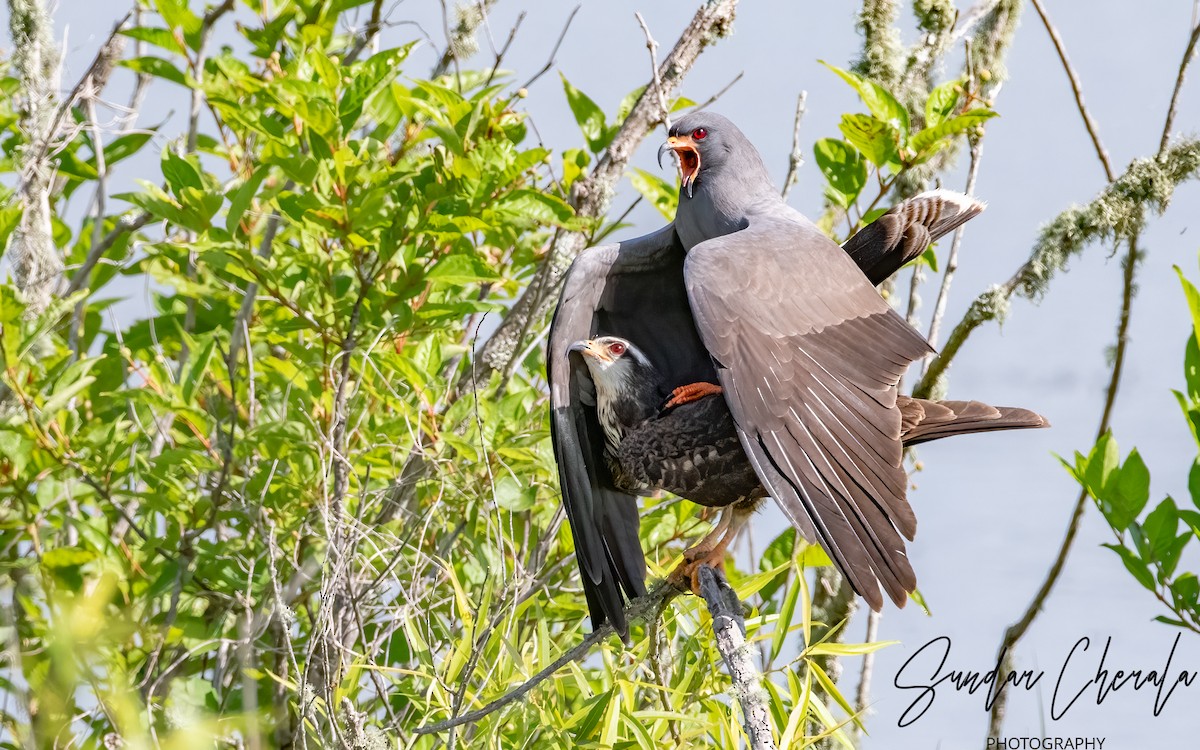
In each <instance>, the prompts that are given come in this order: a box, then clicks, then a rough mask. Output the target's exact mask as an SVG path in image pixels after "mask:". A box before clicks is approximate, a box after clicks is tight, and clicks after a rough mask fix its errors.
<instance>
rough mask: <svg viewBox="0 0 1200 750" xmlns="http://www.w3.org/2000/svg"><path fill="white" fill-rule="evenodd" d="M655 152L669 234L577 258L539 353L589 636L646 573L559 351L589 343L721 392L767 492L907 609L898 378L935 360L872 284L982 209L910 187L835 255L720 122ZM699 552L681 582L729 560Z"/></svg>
mask: <svg viewBox="0 0 1200 750" xmlns="http://www.w3.org/2000/svg"><path fill="white" fill-rule="evenodd" d="M663 148H664V150H670V151H674V152H675V153H676V154H677V155H678V157H679V163H680V172H681V177H682V180H681V187H680V197H679V208H678V210H677V213H676V217H675V220H674V221H673V222H672V223H671V224H668V225H667V226H665V227H663V228H662V229H660V230H658V231H656V232H653V233H651V234H648V235H645V236H643V237H639V238H636V239H632V240H626V241H624V242H621V243H618V244H615V245H604V246H599V247H594V248H591V249H589V250H586V251H584V252H583V253H581V254H580V255H579V257H578V258H576V260H575V262H574V263H573V264H572V266H571V268H570V270H569V271H568V272H567V275H566V279H565V282H564V286H563V290H562V293H561V296H560V298H559V304H558V308H557V310H556V311H555V316H554V321H553V323H552V325H551V331H550V339H549V344H548V350H547V357H548V371H549V380H550V388H551V410H552V411H551V433H552V437H553V442H554V450H555V458H556V460H557V462H558V467H559V478H560V482H561V488H562V494H563V502H564V506H565V508H566V511H567V517H568V520H569V522H570V525H571V532H572V535H573V537H574V541H575V550H576V556H577V558H578V562H579V567H580V571H581V573H582V577H583V586H584V592H585V594H586V596H587V599H588V605H589V609H590V611H591V614H592V623H593V626H594V627H599V626H600V625H601V624H603V622H604V621H605V620H606V619H607V620H610V621H611V622H612V623H613V626H614V628H615V629H616V630H617V631H618V632H619V633H621V634H622V635H623V636H624V635H625V633H626V630H627V624H626V621H625V617H624V612H623V609H624V600H625V599H628V598H632V597H636V596H640V595H642V594H644V593H645V570H646V569H645V560H644V557H643V553H642V549H641V544H640V541H639V538H638V511H637V503H636V500H635V496H634V494H632V493H631V492H630V491H628V489H622V487H621V486H618V484H617V482H615V481H614V478H613V473H612V471H611V469H610V467H609V465H608V463H607V459H606V457H605V446H606V441H605V429H604V426H603V425H602V423H601V419H600V415H599V413H598V411H597V393H596V386H595V383H594V381H593V380H592V377H591V373H590V372H589V369H588V366H587V364H586V362H585V361H584V359H583V354H582V353H581V352H580V351H578V350H576V351H571V347H572V345H573V344H575V343H576V342H579V341H582V340H588V339H594V338H596V337H597V336H600V335H606V336H616V337H620V338H622V339H625V340H627V341H630V342H637V345H638V347H639V349H640V351H641V353H642V354H643V355H644V357H645V359H646V361H647V362H648V363H649V364H650V365H652V366H653V368H654V369H655V370H656V371H657V372H658V373H659V374H660V376H661V377H662V378H663V382H664V383H666V384H667V386H668V387H669V389H670V390H674V389H675V388H678V387H686V386H698V387H700V388H701V390H703V385H702V384H708V385H710V386H719V388H720V393H721V395H722V397H723V398H724V400H725V403H726V404H727V406H728V409H729V412H730V413H731V415H732V418H733V421H734V422H735V425H736V431H737V435H738V439H739V442H740V443H741V447H742V448H743V450H744V453H745V456H746V457H747V458H748V459H749V462H750V465H751V466H752V467H753V469H754V472H755V474H756V475H757V477H758V478H759V480H760V481H761V483H762V486H763V488H765V490H766V493H767V494H769V495H770V497H772V498H773V499H774V500H775V502H776V503H778V505H779V506H780V508H781V509H782V510H783V512H784V513H785V515H787V517H788V519H789V520H790V521H791V522H792V524H793V525H794V526H795V527H796V528H797V529H798V530H799V532H800V533H801V534H802V535H803V536H804V537H805V538H806V539H808V540H809V541H813V542H816V543H818V544H820V545H821V546H822V547H823V548H824V549H825V551H826V552H827V553H828V554H829V557H830V559H831V560H832V561H833V562H834V564H835V565H836V566H837V567H838V569H839V570H840V571H841V572H842V573H843V574H844V575H845V576H846V578H847V580H848V581H849V583H850V585H851V586H852V587H853V588H854V590H855V591H856V592H858V593H859V594H860V595H862V596H863V598H864V599H866V601H867V602H868V604H870V606H871V607H872V608H874V609H879V608H881V607H882V604H883V597H882V593H886V594H887V595H888V596H889V597H890V598H891V599H892V600H893V601H894V602H896V604H897V605H900V606H903V604H904V602H905V601H906V599H907V595H908V592H910V591H912V590H913V589H914V588H915V587H916V576H915V574H914V573H913V570H912V567H911V565H910V564H909V562H908V558H907V556H906V554H905V544H904V540H905V538H907V539H909V540H911V539H912V538H913V534H914V533H915V531H916V518H915V516H914V514H913V511H912V508H911V507H910V506H909V504H908V501H907V499H906V497H905V490H906V486H907V477H906V474H905V471H904V468H903V466H902V463H901V458H902V449H903V445H902V431H903V427H904V423H905V419H906V415H905V413H904V412H903V411H902V409H901V407H900V405H899V404H898V401H897V395H898V394H897V383H898V382H899V379H900V377H901V376H902V375H903V373H904V371H905V370H906V369H907V367H908V365H909V363H911V362H913V361H914V360H916V359H919V358H921V357H924V356H925V355H926V354H929V353H930V352H931V351H932V350H931V348H930V347H929V344H928V343H927V342H926V341H925V339H924V338H923V337H922V336H921V335H920V334H919V333H917V332H916V331H915V330H913V329H912V327H910V326H909V325H908V324H907V323H906V322H905V321H904V319H903V318H901V317H900V316H899V315H897V314H896V313H895V311H893V310H892V309H891V307H890V306H889V305H888V304H887V302H886V301H885V300H884V299H883V298H882V297H881V296H880V295H879V293H878V292H877V291H876V289H875V287H874V285H875V284H877V283H880V282H882V281H883V280H884V279H886V278H887V276H889V275H890V274H891V273H892V272H893V271H895V270H896V269H897V268H899V267H900V266H901V265H903V264H904V263H905V262H907V261H908V260H911V259H912V258H914V257H916V256H917V255H919V254H920V253H921V252H923V251H924V250H925V249H926V248H927V247H928V245H929V243H930V242H931V241H933V240H935V239H937V238H938V237H940V236H942V235H944V234H945V233H947V232H949V231H951V230H953V229H954V228H955V227H957V226H959V225H960V224H962V223H963V222H965V221H967V220H968V219H970V218H972V217H973V216H975V215H977V214H978V213H979V212H980V211H982V210H983V205H982V204H980V203H979V202H977V201H975V200H973V199H971V198H968V197H966V196H962V195H958V194H955V193H949V192H946V191H934V192H932V193H925V194H922V195H919V196H916V197H914V198H912V199H910V200H909V201H905V202H904V203H901V204H899V205H897V206H896V207H894V208H893V209H892V210H891V211H889V212H888V213H887V214H885V215H884V216H882V217H880V219H879V220H877V221H876V222H874V223H873V224H871V225H869V226H867V227H866V228H864V229H863V230H862V231H860V232H859V233H858V234H856V235H855V236H854V237H853V238H852V239H851V240H850V241H848V242H847V243H846V245H845V246H844V247H839V246H838V245H837V244H836V243H834V242H833V241H832V240H830V239H829V238H828V237H826V236H825V235H824V234H823V233H822V232H821V231H820V230H819V229H817V227H816V226H815V225H813V224H812V222H810V221H809V220H808V219H806V218H805V217H804V216H802V215H801V214H800V213H799V212H797V211H795V210H794V209H792V208H791V207H789V206H788V205H787V204H786V203H784V202H783V200H782V199H781V198H780V196H779V194H778V193H777V192H776V190H775V188H774V187H773V185H772V184H771V181H770V179H769V177H768V174H767V170H766V167H765V166H764V164H763V162H762V158H761V157H760V156H759V154H758V151H757V150H756V149H755V148H754V147H753V146H752V145H751V144H750V142H749V141H748V140H747V139H746V137H745V136H744V135H743V134H742V133H741V131H739V130H738V129H737V128H736V127H735V126H734V125H733V123H731V122H730V121H729V120H727V119H726V118H724V117H721V116H720V115H717V114H714V113H710V112H698V113H695V114H691V115H688V116H686V117H684V118H682V119H680V120H679V121H678V122H677V123H676V124H675V125H674V126H673V127H672V128H671V131H670V138H668V140H667V143H666V144H665V145H664V147H663ZM661 153H662V152H661V151H660V154H661ZM1035 416H1036V415H1035ZM1039 419H1040V418H1039ZM730 523H732V522H730ZM721 525H724V526H725V528H724V529H719V530H721V531H722V532H724V531H726V530H728V528H729V524H728V523H726V522H725V519H723V521H722V524H719V527H720V526H721ZM697 547H698V548H700V549H701V551H702V552H711V553H713V554H712V555H711V556H709V555H695V554H693V555H689V565H691V566H692V567H693V569H694V568H695V567H696V566H698V565H699V564H702V563H705V562H714V563H715V562H718V560H717V559H716V556H717V555H718V554H719V555H721V556H722V557H723V554H724V549H723V547H722V546H721V545H720V544H719V539H718V540H717V541H712V538H711V537H710V539H707V540H705V541H703V542H701V543H700V544H699V545H697ZM881 589H882V593H881Z"/></svg>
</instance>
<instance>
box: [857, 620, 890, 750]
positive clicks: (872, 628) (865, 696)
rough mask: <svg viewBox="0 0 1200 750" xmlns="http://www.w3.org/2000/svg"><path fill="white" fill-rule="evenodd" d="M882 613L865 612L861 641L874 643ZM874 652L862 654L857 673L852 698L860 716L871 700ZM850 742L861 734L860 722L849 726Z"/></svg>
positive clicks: (865, 711)
mask: <svg viewBox="0 0 1200 750" xmlns="http://www.w3.org/2000/svg"><path fill="white" fill-rule="evenodd" d="M882 616H883V613H881V612H878V611H876V610H871V611H870V612H868V613H867V634H866V636H864V638H863V643H874V642H875V639H876V638H878V637H879V620H880V618H881V617H882ZM875 653H876V652H874V651H868V652H867V653H865V654H863V660H862V669H861V670H860V671H859V673H858V694H857V695H856V696H855V698H854V709H855V713H856V714H857V715H858V716H860V717H865V716H866V715H867V709H868V708H869V707H870V702H871V676H872V675H871V673H872V671H873V670H874V668H875ZM850 734H851V742H853V743H855V744H857V742H858V741H859V739H861V736H862V722H858V721H856V722H854V723H853V724H852V725H851V727H850Z"/></svg>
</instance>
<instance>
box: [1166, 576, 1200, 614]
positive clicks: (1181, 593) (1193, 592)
mask: <svg viewBox="0 0 1200 750" xmlns="http://www.w3.org/2000/svg"><path fill="white" fill-rule="evenodd" d="M1171 598H1172V599H1173V600H1174V601H1175V605H1176V606H1177V607H1179V608H1181V609H1189V610H1194V609H1195V608H1196V603H1197V599H1200V579H1198V578H1196V574H1195V573H1184V574H1183V575H1181V576H1179V577H1178V578H1176V579H1175V580H1174V581H1172V582H1171Z"/></svg>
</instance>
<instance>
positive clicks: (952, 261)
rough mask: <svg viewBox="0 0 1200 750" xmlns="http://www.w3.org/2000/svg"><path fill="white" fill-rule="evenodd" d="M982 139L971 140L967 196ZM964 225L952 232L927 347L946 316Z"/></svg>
mask: <svg viewBox="0 0 1200 750" xmlns="http://www.w3.org/2000/svg"><path fill="white" fill-rule="evenodd" d="M982 140H983V139H982V137H978V138H972V139H971V166H970V167H969V168H968V169H967V186H966V188H965V189H964V190H963V192H965V193H966V194H967V195H974V194H975V180H976V179H977V178H978V177H979V160H980V158H981V157H982V155H983V143H982ZM966 226H967V225H966V224H963V225H961V226H959V228H958V229H956V230H954V240H953V241H951V243H950V252H949V254H947V256H946V272H945V273H944V274H942V285H941V286H940V287H939V288H938V296H937V301H936V302H934V304H933V318H932V320H930V321H929V335H928V336H927V337H926V338H927V339H928V340H929V345H930V346H932V347H936V346H937V338H938V334H939V333H941V326H942V318H944V317H945V315H946V305H947V304H948V303H949V300H950V283H951V282H952V281H954V273H955V272H956V271H957V270H958V249H959V248H960V247H961V246H962V238H963V231H964V230H965V229H966Z"/></svg>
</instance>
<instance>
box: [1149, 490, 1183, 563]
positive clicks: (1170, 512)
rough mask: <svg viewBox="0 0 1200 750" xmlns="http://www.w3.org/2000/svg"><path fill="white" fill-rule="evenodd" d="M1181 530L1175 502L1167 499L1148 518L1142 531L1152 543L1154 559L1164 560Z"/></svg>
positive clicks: (1151, 549) (1151, 548)
mask: <svg viewBox="0 0 1200 750" xmlns="http://www.w3.org/2000/svg"><path fill="white" fill-rule="evenodd" d="M1178 528H1179V513H1178V511H1177V510H1176V509H1175V502H1174V501H1173V500H1171V498H1169V497H1168V498H1166V499H1165V500H1163V501H1162V502H1161V503H1159V504H1158V507H1157V508H1155V509H1154V510H1152V511H1151V512H1150V514H1149V515H1148V516H1146V520H1145V521H1143V522H1142V531H1144V532H1145V534H1146V540H1147V541H1148V542H1149V543H1150V551H1151V553H1152V555H1153V559H1155V560H1162V559H1163V555H1164V554H1166V552H1167V551H1168V550H1169V549H1170V548H1171V547H1172V546H1174V544H1175V531H1176V530H1177V529H1178Z"/></svg>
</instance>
